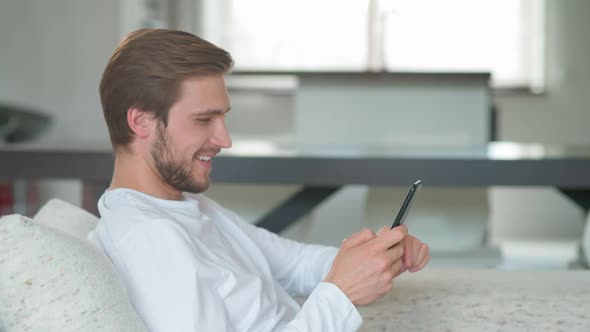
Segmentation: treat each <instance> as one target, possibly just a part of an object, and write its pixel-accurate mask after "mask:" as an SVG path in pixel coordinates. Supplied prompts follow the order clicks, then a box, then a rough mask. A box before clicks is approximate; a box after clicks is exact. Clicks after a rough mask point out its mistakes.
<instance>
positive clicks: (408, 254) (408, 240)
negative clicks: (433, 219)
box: [403, 235, 415, 268]
mask: <svg viewBox="0 0 590 332" xmlns="http://www.w3.org/2000/svg"><path fill="white" fill-rule="evenodd" d="M414 239H415V238H414V237H413V236H411V235H408V236H406V237H405V238H404V240H403V243H404V257H403V262H404V266H405V267H406V268H409V267H410V266H412V258H414V256H413V254H414V252H415V249H414V242H415V241H414Z"/></svg>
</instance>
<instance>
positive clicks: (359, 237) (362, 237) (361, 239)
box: [342, 228, 375, 248]
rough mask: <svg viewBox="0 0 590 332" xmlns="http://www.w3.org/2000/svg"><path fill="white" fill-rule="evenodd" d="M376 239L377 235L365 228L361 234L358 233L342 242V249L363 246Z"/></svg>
mask: <svg viewBox="0 0 590 332" xmlns="http://www.w3.org/2000/svg"><path fill="white" fill-rule="evenodd" d="M374 237H375V234H373V232H372V231H371V230H370V229H368V228H364V229H363V230H361V231H360V232H357V233H355V234H353V235H351V236H350V237H347V238H346V239H344V240H342V247H346V248H352V247H356V246H358V245H361V244H363V243H365V242H367V241H369V240H371V239H372V238H374Z"/></svg>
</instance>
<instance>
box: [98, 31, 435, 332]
mask: <svg viewBox="0 0 590 332" xmlns="http://www.w3.org/2000/svg"><path fill="white" fill-rule="evenodd" d="M232 64H233V61H232V59H231V56H230V55H229V54H228V53H227V52H226V51H224V50H222V49H220V48H218V47H216V46H214V45H212V44H210V43H209V42H207V41H205V40H202V39H200V38H198V37H196V36H194V35H191V34H189V33H185V32H180V31H173V30H163V29H157V30H151V29H146V30H140V31H136V32H134V33H131V34H130V35H128V36H127V37H126V38H125V39H124V40H123V41H122V42H121V44H120V45H119V46H118V48H117V49H116V50H115V52H114V54H113V56H112V57H111V59H110V61H109V63H108V65H107V67H106V69H105V71H104V74H103V77H102V81H101V83H100V96H101V102H102V107H103V111H104V116H105V120H106V123H107V126H108V129H109V134H110V138H111V142H112V145H113V148H114V151H115V169H114V174H113V179H112V183H111V185H110V188H109V189H108V190H107V191H106V192H105V193H104V195H103V196H102V197H101V198H100V200H99V202H98V207H99V211H100V215H101V220H100V222H99V223H98V225H97V227H96V229H95V230H94V231H93V232H92V233H91V234H90V235H89V237H90V238H91V239H93V240H95V241H97V242H98V243H99V244H100V245H101V246H102V247H103V249H104V250H105V252H106V253H107V254H108V256H109V257H110V259H111V260H112V262H113V263H114V265H115V267H116V268H117V270H118V271H119V273H120V275H121V276H122V278H123V280H124V281H125V283H126V285H127V288H128V291H129V296H130V298H131V302H132V304H133V306H134V308H135V309H136V311H137V313H138V314H139V316H140V317H141V318H142V319H143V321H144V322H145V324H146V326H147V327H148V328H149V329H150V330H151V331H323V332H326V331H355V330H357V329H358V328H359V327H360V325H361V323H362V318H361V317H360V315H359V313H358V311H357V309H356V307H355V305H362V304H368V303H371V302H373V301H375V300H376V299H378V298H380V297H382V296H383V295H384V294H386V293H387V292H388V291H389V290H390V289H391V287H392V280H393V278H394V277H395V276H396V275H398V274H399V273H402V272H403V271H405V270H410V271H418V270H420V269H422V268H423V267H424V266H425V264H426V263H427V261H428V260H429V257H430V256H429V253H428V247H427V246H426V245H425V244H423V243H421V242H420V241H419V240H418V239H416V238H414V237H412V236H410V235H407V229H406V227H405V226H400V227H397V228H395V229H394V230H389V229H388V228H387V227H384V228H383V229H381V230H380V231H379V232H378V233H377V234H373V233H372V232H371V231H369V230H367V229H365V230H362V231H360V232H359V233H357V234H354V235H352V236H351V237H349V238H347V239H345V240H344V241H343V242H342V247H341V248H340V250H338V249H336V248H330V247H324V246H317V245H305V244H301V243H297V242H294V241H290V240H287V239H282V238H280V237H278V236H277V235H275V234H272V233H270V232H268V231H266V230H263V229H260V228H257V227H255V226H253V225H250V224H248V223H246V222H244V221H242V220H241V219H240V218H239V217H238V216H236V215H235V214H234V213H232V212H231V211H228V210H226V209H224V208H222V207H221V206H220V205H218V204H217V203H216V202H213V201H212V200H210V199H208V198H207V197H205V196H203V195H201V194H199V195H197V196H196V199H190V198H187V197H185V196H183V192H189V193H201V192H203V191H205V190H206V189H207V187H208V186H209V173H210V171H211V167H212V159H213V158H214V157H215V155H217V154H218V153H219V152H220V151H221V149H227V148H229V147H230V146H231V140H230V137H229V134H228V132H227V129H226V127H225V116H226V115H227V113H228V112H229V110H230V102H229V97H228V94H227V91H226V87H225V82H224V77H223V75H224V74H225V73H226V72H228V71H229V70H230V68H231V66H232ZM253 171H256V170H253ZM290 295H309V297H308V299H307V301H306V302H305V303H304V304H303V306H302V307H300V306H299V305H298V304H297V303H296V302H295V301H294V300H293V299H292V298H291V296H290ZM400 319H402V318H401V317H400Z"/></svg>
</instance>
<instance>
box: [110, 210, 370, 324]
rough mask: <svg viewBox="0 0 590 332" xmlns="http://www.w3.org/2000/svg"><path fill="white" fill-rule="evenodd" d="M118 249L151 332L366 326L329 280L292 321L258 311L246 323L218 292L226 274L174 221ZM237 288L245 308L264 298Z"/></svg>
mask: <svg viewBox="0 0 590 332" xmlns="http://www.w3.org/2000/svg"><path fill="white" fill-rule="evenodd" d="M117 248H118V250H117V256H118V257H114V258H115V259H114V261H115V264H116V265H119V267H118V269H119V270H120V271H122V272H123V273H122V274H123V277H124V279H125V281H126V284H127V286H128V289H129V293H130V296H131V298H132V303H133V305H134V308H135V310H136V311H137V313H138V314H139V316H140V317H141V318H142V320H143V321H144V323H145V325H146V326H147V327H148V329H149V330H150V331H155V332H158V331H234V330H236V331H276V332H280V331H284V332H295V331H298V332H301V331H325V332H331V331H333V332H336V331H338V332H340V331H344V332H346V331H351V332H352V331H357V330H358V328H359V327H360V326H361V324H362V318H361V317H360V315H359V313H358V311H357V310H356V308H355V307H354V305H353V304H352V303H351V302H350V301H349V300H348V298H347V297H346V296H345V295H344V293H342V292H341V291H340V289H338V287H336V286H335V285H333V284H330V283H327V282H321V283H319V284H318V285H317V287H316V288H315V290H314V291H313V292H311V295H310V296H309V298H308V299H307V301H306V302H305V304H304V305H303V307H302V308H301V310H300V311H299V312H298V313H297V314H296V315H295V316H294V317H293V318H292V319H290V320H289V321H284V320H282V319H280V314H279V313H278V312H277V313H275V314H274V315H273V314H272V313H271V312H268V310H261V311H258V310H255V312H257V313H256V314H255V316H254V317H253V319H252V320H250V321H249V322H247V323H246V321H248V319H246V317H245V316H243V315H244V314H245V313H244V312H243V311H242V320H241V321H236V318H235V317H236V315H237V316H240V314H239V313H237V312H235V310H234V312H231V313H230V312H227V310H228V309H229V308H232V307H233V305H231V304H229V303H226V302H225V301H226V299H227V297H226V298H225V299H224V297H223V296H221V295H220V294H219V289H220V288H223V287H226V286H227V280H223V277H222V276H223V275H224V273H225V272H224V270H223V269H222V268H220V267H219V266H216V265H208V264H207V263H205V262H202V260H201V259H199V258H198V257H196V256H195V255H194V253H195V252H198V250H199V248H196V247H195V246H194V244H193V243H192V241H191V240H190V238H189V237H188V235H187V234H186V233H185V232H184V231H183V230H182V228H180V227H178V226H176V225H174V224H172V223H167V224H166V225H163V224H162V223H160V222H157V221H156V222H150V223H149V224H147V225H142V227H141V228H140V229H136V230H135V231H134V232H133V234H130V235H128V236H126V237H125V238H124V239H123V240H122V241H121V242H120V244H119V245H118V246H117ZM236 286H237V288H236V289H241V290H240V291H238V292H240V293H243V294H242V296H243V298H241V299H240V300H239V302H241V303H242V304H241V305H247V304H246V303H251V304H254V303H257V302H258V299H257V298H256V297H257V296H261V294H257V293H256V292H252V291H251V290H250V288H249V287H248V286H247V285H243V284H242V285H236ZM234 294H235V293H234ZM275 305H276V304H275ZM271 307H272V306H271ZM245 323H246V324H245ZM244 324H245V325H244Z"/></svg>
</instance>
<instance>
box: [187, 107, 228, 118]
mask: <svg viewBox="0 0 590 332" xmlns="http://www.w3.org/2000/svg"><path fill="white" fill-rule="evenodd" d="M230 110H231V106H230V107H229V108H228V109H227V110H219V109H207V110H203V111H197V112H194V113H192V114H191V115H192V116H210V115H223V114H225V113H227V112H229V111H230Z"/></svg>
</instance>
